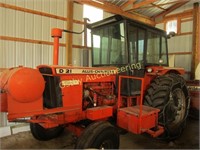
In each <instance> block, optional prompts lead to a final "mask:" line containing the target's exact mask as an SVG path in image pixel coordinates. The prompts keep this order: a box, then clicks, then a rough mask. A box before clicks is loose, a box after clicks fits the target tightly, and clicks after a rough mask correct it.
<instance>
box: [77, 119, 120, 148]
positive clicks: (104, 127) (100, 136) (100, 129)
mask: <svg viewBox="0 0 200 150" xmlns="http://www.w3.org/2000/svg"><path fill="white" fill-rule="evenodd" d="M86 148H96V149H118V148H119V134H118V131H117V129H116V128H115V127H114V126H112V125H111V124H110V123H109V122H106V121H99V122H95V123H92V124H90V125H89V126H88V127H87V128H86V129H85V130H84V131H83V133H82V134H81V136H80V137H79V139H78V141H77V143H76V145H75V149H86Z"/></svg>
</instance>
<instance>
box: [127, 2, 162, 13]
mask: <svg viewBox="0 0 200 150" xmlns="http://www.w3.org/2000/svg"><path fill="white" fill-rule="evenodd" d="M155 1H158V0H148V1H142V2H139V3H137V4H134V5H133V7H132V8H131V9H129V10H127V11H132V10H134V9H137V8H140V7H142V6H145V5H148V4H151V3H153V2H155Z"/></svg>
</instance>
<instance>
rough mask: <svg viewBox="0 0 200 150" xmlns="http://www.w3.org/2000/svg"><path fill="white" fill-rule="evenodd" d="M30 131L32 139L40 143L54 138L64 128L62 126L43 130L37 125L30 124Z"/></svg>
mask: <svg viewBox="0 0 200 150" xmlns="http://www.w3.org/2000/svg"><path fill="white" fill-rule="evenodd" d="M30 129H31V133H32V135H33V137H34V138H36V139H37V140H40V141H47V140H51V139H53V138H56V137H58V136H59V135H60V134H61V133H62V132H63V131H64V127H62V126H58V127H55V128H49V129H45V128H43V127H42V126H41V125H39V124H38V123H30Z"/></svg>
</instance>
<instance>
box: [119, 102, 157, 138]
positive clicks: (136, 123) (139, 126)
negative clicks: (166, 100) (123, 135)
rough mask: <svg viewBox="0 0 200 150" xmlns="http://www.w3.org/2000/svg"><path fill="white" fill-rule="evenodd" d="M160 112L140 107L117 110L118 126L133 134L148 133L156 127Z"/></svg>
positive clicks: (151, 108) (147, 107)
mask: <svg viewBox="0 0 200 150" xmlns="http://www.w3.org/2000/svg"><path fill="white" fill-rule="evenodd" d="M159 111H160V110H159V109H156V108H153V107H149V106H144V105H142V106H141V107H140V106H139V105H136V106H132V107H124V108H120V109H119V110H118V117H117V123H118V126H119V127H121V128H124V129H126V130H128V131H129V132H132V133H135V134H141V133H143V132H147V131H149V130H150V129H151V128H154V127H156V126H157V125H158V112H159Z"/></svg>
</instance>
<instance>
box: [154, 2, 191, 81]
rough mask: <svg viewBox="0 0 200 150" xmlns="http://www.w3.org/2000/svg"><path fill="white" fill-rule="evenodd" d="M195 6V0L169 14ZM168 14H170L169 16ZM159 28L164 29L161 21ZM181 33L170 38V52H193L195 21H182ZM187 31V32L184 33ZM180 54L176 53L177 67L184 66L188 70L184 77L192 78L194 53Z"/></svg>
mask: <svg viewBox="0 0 200 150" xmlns="http://www.w3.org/2000/svg"><path fill="white" fill-rule="evenodd" d="M192 8H193V1H192V2H190V3H188V4H187V5H184V6H182V7H180V8H179V9H177V10H176V11H173V12H172V13H170V14H169V15H172V14H176V13H181V12H184V11H187V10H190V9H192ZM169 15H168V16H169ZM156 27H157V28H160V29H164V23H160V24H157V25H156ZM180 31H181V34H182V35H178V36H175V37H172V38H171V39H169V40H168V49H169V53H176V52H178V53H184V52H189V53H191V52H192V34H191V33H192V31H193V21H192V20H189V21H187V22H181V29H180ZM184 33H186V34H184ZM189 53H188V54H179V55H175V67H183V68H184V69H185V70H186V72H188V73H187V74H186V75H184V77H185V78H186V79H189V78H190V74H189V72H190V71H191V62H192V55H191V54H189Z"/></svg>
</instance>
